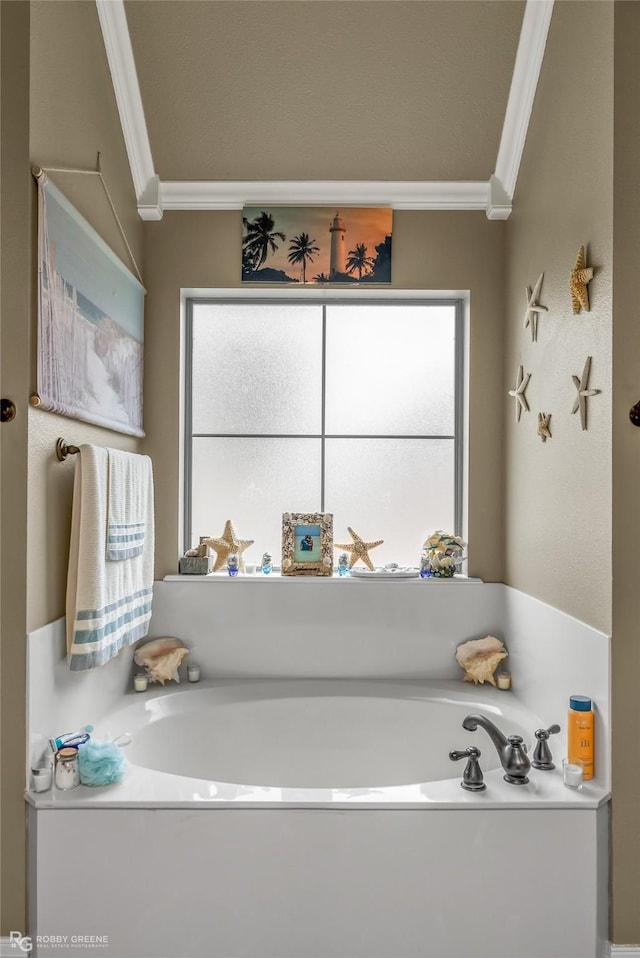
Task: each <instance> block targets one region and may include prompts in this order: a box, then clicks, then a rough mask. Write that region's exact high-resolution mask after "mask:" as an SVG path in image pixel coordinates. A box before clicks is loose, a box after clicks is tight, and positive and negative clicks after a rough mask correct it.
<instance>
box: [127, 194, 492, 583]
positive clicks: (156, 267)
mask: <svg viewBox="0 0 640 958" xmlns="http://www.w3.org/2000/svg"><path fill="white" fill-rule="evenodd" d="M241 231H242V226H241V213H240V211H233V212H215V213H207V212H203V213H165V215H164V218H163V219H162V221H161V222H158V223H148V224H146V227H145V238H146V243H145V265H146V277H147V282H148V287H149V295H148V301H147V321H148V323H149V327H150V329H151V330H152V334H151V335H150V336H149V337H148V338H147V341H146V343H145V363H146V373H145V397H144V399H145V409H146V412H145V422H146V428H147V438H146V440H145V443H144V449H145V451H146V452H148V453H149V455H151V457H152V458H153V461H154V464H155V490H156V514H157V516H158V517H160V516H161V517H162V521H161V522H158V524H157V530H156V576H157V577H158V578H159V577H161V576H164V575H166V574H167V573H171V572H175V571H176V569H177V559H178V556H179V555H180V552H181V542H180V541H179V538H178V525H179V515H178V511H179V499H180V495H179V464H178V449H179V439H178V437H179V418H180V417H179V408H180V366H179V359H178V357H179V351H180V318H179V305H180V287H181V286H183V287H198V288H211V287H225V288H229V287H233V286H237V285H238V278H239V272H240V236H241ZM504 234H505V224H504V223H496V222H494V223H491V222H489V221H488V220H487V218H486V216H485V215H484V213H444V212H443V213H430V212H396V213H395V215H394V230H393V270H392V272H393V286H394V288H396V289H426V290H433V289H444V290H464V289H469V290H471V334H470V356H471V383H470V402H469V405H470V433H471V441H470V449H469V473H470V492H469V532H468V536H469V557H470V559H469V571H470V573H471V574H473V575H478V576H481V577H482V578H484V579H487V580H493V581H496V580H497V581H499V580H501V578H502V574H503V569H502V548H501V546H502V532H503V530H502V464H501V458H502V440H501V425H502V416H503V412H504V405H505V404H504V396H503V389H502V383H501V376H500V369H501V367H502V349H503V339H502V296H503V281H504V278H503V257H504V248H503V243H504Z"/></svg>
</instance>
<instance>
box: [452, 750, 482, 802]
mask: <svg viewBox="0 0 640 958" xmlns="http://www.w3.org/2000/svg"><path fill="white" fill-rule="evenodd" d="M481 754H482V753H481V752H480V749H479V748H476V747H475V745H470V746H469V748H465V749H461V750H459V751H457V750H454V751H452V752H449V758H450V759H451V761H452V762H458V761H459V760H460V759H461V758H467V759H468V762H467V764H466V765H465V768H464V771H463V773H462V781H461V782H460V787H461V788H466V790H467V791H468V792H481V791H482V790H483V789H485V788H486V787H487V786H486V785H485V783H484V779H483V778H482V769H481V768H480V763H479V762H478V759H479V758H480V755H481Z"/></svg>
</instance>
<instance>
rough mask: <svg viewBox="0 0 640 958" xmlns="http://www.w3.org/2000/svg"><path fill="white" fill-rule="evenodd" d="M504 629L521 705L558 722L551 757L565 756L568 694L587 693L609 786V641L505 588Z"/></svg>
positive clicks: (600, 774) (600, 769)
mask: <svg viewBox="0 0 640 958" xmlns="http://www.w3.org/2000/svg"><path fill="white" fill-rule="evenodd" d="M503 628H504V634H505V642H506V644H507V648H508V649H509V658H508V659H507V662H508V667H509V668H510V670H511V672H512V674H513V676H514V683H515V685H514V689H515V691H516V694H517V696H518V698H519V699H520V701H521V702H522V704H523V705H525V706H527V707H528V708H530V709H532V710H533V711H535V712H536V713H537V714H538V715H540V716H542V718H543V721H544V723H545V725H546V726H549V725H551V724H552V723H553V722H558V724H559V725H560V726H561V732H560V734H559V735H554V736H552V738H551V739H550V741H549V744H550V746H551V749H552V751H553V753H554V754H555V755H557V756H559V757H560V756H561V755H563V754H566V751H564V752H563V751H562V750H561V749H563V748H564V749H566V721H567V711H568V709H569V696H571V695H588V696H590V698H591V699H592V701H593V704H594V711H595V715H596V743H595V749H596V751H595V756H596V758H595V761H596V766H597V768H596V775H597V778H598V781H600V782H602V783H603V784H606V785H607V786H608V787H610V782H611V750H610V739H611V709H610V674H611V643H610V640H609V638H608V636H606V635H604V633H602V632H598V630H597V629H593V628H591V626H589V625H586V624H585V623H584V622H580V621H579V620H578V619H575V618H573V616H571V615H567V614H566V613H565V612H561V611H559V610H558V609H554V608H553V607H552V606H550V605H547V604H546V603H545V602H541V601H540V600H539V599H535V598H533V596H530V595H526V594H525V593H524V592H519V591H518V589H512V588H509V587H508V586H505V587H504V607H503Z"/></svg>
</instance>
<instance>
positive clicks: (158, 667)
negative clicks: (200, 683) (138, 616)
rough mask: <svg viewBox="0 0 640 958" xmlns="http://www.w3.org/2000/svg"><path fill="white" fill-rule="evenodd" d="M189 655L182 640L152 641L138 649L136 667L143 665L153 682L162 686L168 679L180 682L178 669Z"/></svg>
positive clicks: (168, 638)
mask: <svg viewBox="0 0 640 958" xmlns="http://www.w3.org/2000/svg"><path fill="white" fill-rule="evenodd" d="M188 654H189V649H188V648H187V647H186V645H185V644H184V642H183V641H182V639H174V638H172V637H171V636H166V637H164V638H161V639H151V641H150V642H145V644H144V645H141V646H140V647H139V648H137V649H136V651H135V653H134V656H133V660H134V662H135V663H136V665H143V666H144V667H145V669H146V670H147V674H148V676H149V678H150V679H151V681H152V682H160V684H161V685H164V683H165V682H166V681H167V680H168V679H173V680H174V681H175V682H179V681H180V676H179V675H178V668H179V666H180V663H181V662H182V660H183V658H184V657H185V655H188Z"/></svg>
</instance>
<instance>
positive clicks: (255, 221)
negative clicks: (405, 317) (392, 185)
mask: <svg viewBox="0 0 640 958" xmlns="http://www.w3.org/2000/svg"><path fill="white" fill-rule="evenodd" d="M392 238H393V210H392V209H389V208H384V207H373V208H362V207H347V208H344V209H339V210H338V209H336V208H335V207H326V206H308V207H302V206H301V207H294V206H267V207H265V206H245V208H244V209H243V211H242V282H243V283H269V284H273V283H275V284H278V285H283V284H284V285H292V284H300V285H302V286H326V285H329V284H334V283H335V284H341V285H355V284H361V285H365V284H367V285H369V284H373V283H375V284H379V283H382V284H388V283H390V282H391V244H392Z"/></svg>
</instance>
